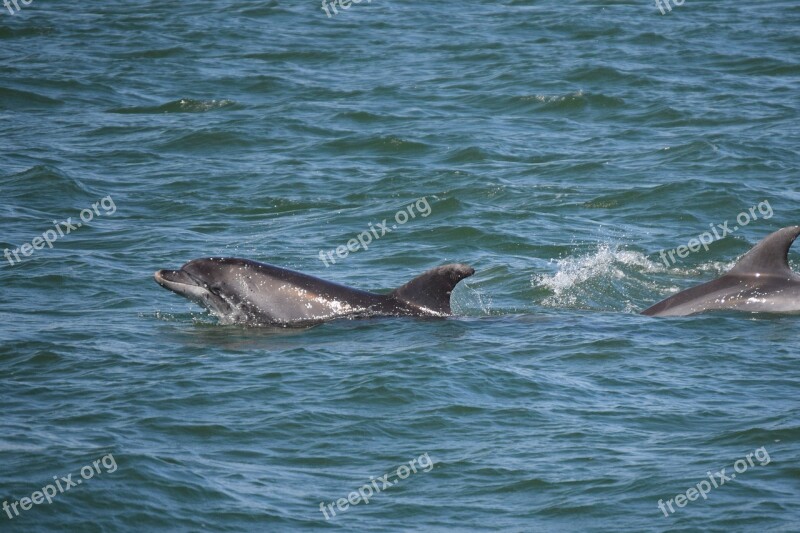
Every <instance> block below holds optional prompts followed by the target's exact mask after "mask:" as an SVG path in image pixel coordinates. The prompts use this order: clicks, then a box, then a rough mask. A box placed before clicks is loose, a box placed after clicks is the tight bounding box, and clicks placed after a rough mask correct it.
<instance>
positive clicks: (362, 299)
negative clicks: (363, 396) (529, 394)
mask: <svg viewBox="0 0 800 533" xmlns="http://www.w3.org/2000/svg"><path fill="white" fill-rule="evenodd" d="M474 273H475V270H473V269H472V268H471V267H469V266H467V265H463V264H450V265H443V266H440V267H436V268H433V269H431V270H428V271H427V272H425V273H424V274H422V275H420V276H418V277H416V278H414V279H413V280H411V281H409V282H408V283H406V284H405V285H403V286H402V287H400V288H398V289H395V290H394V291H392V292H390V293H389V294H374V293H371V292H366V291H361V290H358V289H352V288H350V287H345V286H343V285H339V284H336V283H332V282H329V281H325V280H322V279H319V278H315V277H313V276H309V275H307V274H302V273H300V272H294V271H292V270H287V269H284V268H280V267H276V266H273V265H268V264H265V263H258V262H256V261H250V260H248V259H238V258H224V257H220V258H213V257H211V258H205V259H195V260H193V261H189V262H188V263H186V264H185V265H183V266H182V267H181V268H180V269H179V270H159V271H158V272H156V273H155V276H154V277H155V280H156V283H158V284H159V285H161V286H162V287H164V288H165V289H169V290H171V291H172V292H175V293H177V294H180V295H181V296H184V297H186V298H188V299H189V300H191V301H193V302H195V303H197V304H199V305H200V306H202V307H205V308H206V309H208V310H209V311H211V313H213V314H214V315H216V316H217V317H218V318H219V321H220V323H222V324H246V325H263V326H283V327H290V326H291V327H304V326H311V325H315V324H318V323H321V322H324V321H327V320H332V319H335V318H364V317H376V316H419V317H425V316H428V317H445V316H450V315H451V310H450V293H451V292H452V291H453V288H454V287H455V286H456V284H458V282H459V281H461V280H462V279H464V278H467V277H469V276H471V275H472V274H474Z"/></svg>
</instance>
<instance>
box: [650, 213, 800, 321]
mask: <svg viewBox="0 0 800 533" xmlns="http://www.w3.org/2000/svg"><path fill="white" fill-rule="evenodd" d="M798 235H800V226H789V227H788V228H783V229H781V230H778V231H776V232H775V233H773V234H771V235H769V236H767V237H765V238H764V240H762V241H761V242H759V243H758V244H757V245H755V246H754V247H753V248H752V249H751V250H750V251H749V252H747V253H746V254H744V255H743V256H742V258H741V259H739V261H737V262H736V264H735V265H734V267H733V268H732V269H731V270H730V271H729V272H728V273H727V274H725V275H724V276H722V277H719V278H717V279H715V280H713V281H709V282H708V283H703V284H702V285H698V286H696V287H692V288H690V289H686V290H685V291H682V292H679V293H678V294H675V295H673V296H670V297H669V298H667V299H666V300H664V301H662V302H659V303H657V304H655V305H654V306H652V307H650V308H648V309H645V310H644V311H642V314H643V315H650V316H685V315H692V314H695V313H702V312H704V311H713V310H735V311H749V312H754V313H755V312H766V313H792V312H800V275H798V274H796V273H794V272H792V269H791V268H790V267H789V260H788V254H789V248H790V247H791V246H792V243H793V242H794V240H795V239H796V238H797V236H798Z"/></svg>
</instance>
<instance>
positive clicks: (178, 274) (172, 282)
mask: <svg viewBox="0 0 800 533" xmlns="http://www.w3.org/2000/svg"><path fill="white" fill-rule="evenodd" d="M153 278H154V279H155V280H156V283H158V284H159V285H161V286H162V287H164V288H165V289H169V290H171V291H173V292H177V293H178V294H183V293H185V292H186V291H185V290H181V288H183V289H185V288H187V286H188V287H196V286H197V282H196V281H195V280H194V279H193V278H192V277H191V276H190V275H189V274H187V273H186V272H184V271H183V270H158V271H156V273H155V274H153Z"/></svg>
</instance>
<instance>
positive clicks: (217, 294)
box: [153, 258, 244, 323]
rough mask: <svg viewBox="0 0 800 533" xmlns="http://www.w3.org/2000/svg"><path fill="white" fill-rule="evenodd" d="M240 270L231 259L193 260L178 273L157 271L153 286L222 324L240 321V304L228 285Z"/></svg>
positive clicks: (239, 265) (241, 313) (231, 287)
mask: <svg viewBox="0 0 800 533" xmlns="http://www.w3.org/2000/svg"><path fill="white" fill-rule="evenodd" d="M241 267H242V265H241V264H239V262H237V261H236V260H233V259H223V258H219V259H215V258H208V259H194V260H192V261H189V262H188V263H186V264H185V265H183V266H182V267H181V268H180V269H179V270H159V271H157V272H156V273H155V274H154V276H153V277H154V278H155V280H156V283H158V284H159V285H161V286H162V287H164V288H165V289H168V290H171V291H172V292H174V293H176V294H180V295H181V296H183V297H185V298H188V299H189V300H191V301H192V302H194V303H196V304H198V305H200V306H201V307H205V308H206V309H208V310H209V311H210V312H211V313H213V314H214V315H216V316H217V317H219V318H220V321H221V322H223V323H233V322H237V321H238V320H239V319H241V318H243V314H244V311H243V310H242V307H241V304H242V300H241V299H240V298H239V297H238V295H237V290H236V286H235V284H232V283H231V281H230V280H231V279H232V276H231V274H235V271H236V270H238V269H240V268H241Z"/></svg>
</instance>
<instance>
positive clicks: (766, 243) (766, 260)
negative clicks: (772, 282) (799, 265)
mask: <svg viewBox="0 0 800 533" xmlns="http://www.w3.org/2000/svg"><path fill="white" fill-rule="evenodd" d="M798 235H800V226H789V227H787V228H783V229H779V230H778V231H776V232H775V233H773V234H771V235H768V236H767V237H765V238H764V239H763V240H762V241H761V242H759V243H758V244H756V245H755V246H754V247H753V248H752V249H751V250H750V251H749V252H747V253H746V254H744V255H743V256H742V258H741V259H739V261H737V262H736V264H735V265H734V267H733V268H732V269H731V270H730V272H728V274H733V275H744V274H756V273H758V274H766V275H769V274H771V275H779V276H785V275H791V274H792V269H791V268H790V267H789V248H791V247H792V243H793V242H794V240H795V239H796V238H797V236H798Z"/></svg>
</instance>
